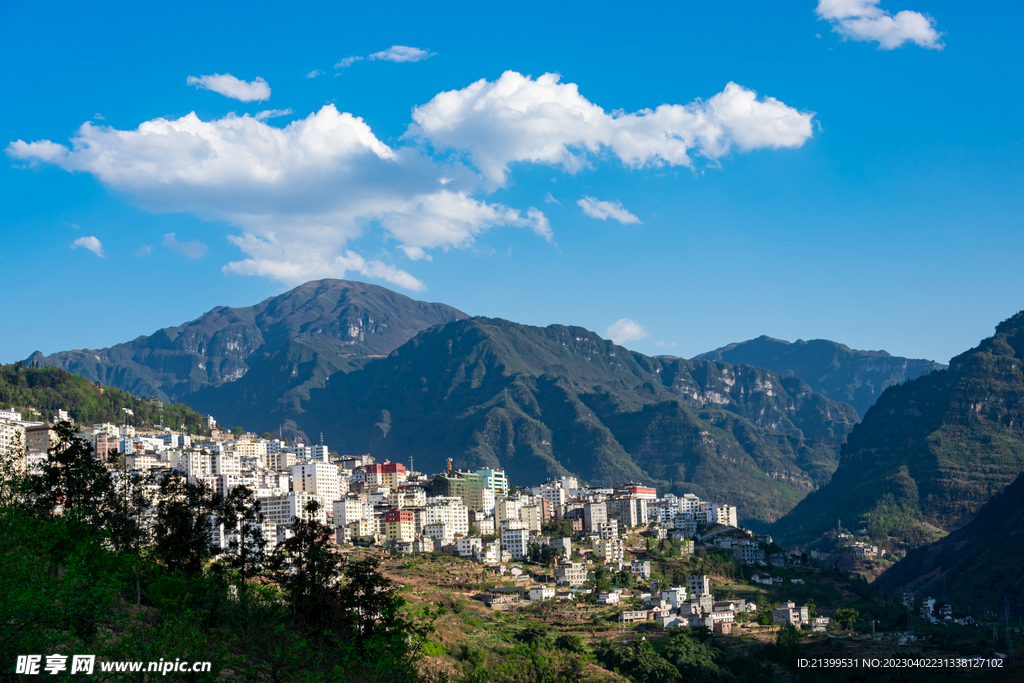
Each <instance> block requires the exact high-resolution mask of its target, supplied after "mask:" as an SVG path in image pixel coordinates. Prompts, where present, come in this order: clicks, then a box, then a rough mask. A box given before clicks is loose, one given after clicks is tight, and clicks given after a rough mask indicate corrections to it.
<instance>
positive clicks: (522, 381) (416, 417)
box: [299, 318, 857, 522]
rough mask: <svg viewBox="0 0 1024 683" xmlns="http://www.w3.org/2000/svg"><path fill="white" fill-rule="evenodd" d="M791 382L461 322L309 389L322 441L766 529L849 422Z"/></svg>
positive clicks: (810, 478) (596, 341) (849, 414)
mask: <svg viewBox="0 0 1024 683" xmlns="http://www.w3.org/2000/svg"><path fill="white" fill-rule="evenodd" d="M856 419H857V418H856V413H855V411H854V410H853V409H852V408H851V407H850V406H848V405H846V404H842V403H838V402H836V401H832V400H830V399H828V398H825V397H823V396H820V395H816V394H814V393H813V392H811V390H810V389H809V388H808V387H807V385H806V384H804V383H803V382H801V381H800V380H799V379H796V378H795V377H780V376H778V375H776V374H775V373H772V372H769V371H767V370H763V369H760V368H752V367H749V366H736V365H730V364H728V363H718V362H710V361H687V360H681V359H677V360H671V361H665V360H660V359H656V358H650V357H647V356H644V355H642V354H638V353H632V352H630V351H628V350H626V349H624V348H622V347H620V346H616V345H615V344H613V343H611V342H609V341H607V340H604V339H601V338H600V337H599V336H598V335H596V334H594V333H593V332H590V331H588V330H585V329H583V328H579V327H566V326H562V325H552V326H550V327H545V328H539V327H530V326H526V325H518V324H515V323H511V322H508V321H505V320H497V319H488V318H470V319H466V320H460V321H456V322H453V323H449V324H447V325H443V326H438V327H435V328H431V329H429V330H426V331H424V332H422V333H420V334H419V335H418V336H416V337H415V338H414V339H413V340H411V341H410V342H409V343H407V344H405V345H404V346H402V347H400V348H399V349H397V350H396V351H394V352H393V353H392V354H391V355H390V356H389V357H388V358H386V359H381V360H375V361H373V362H371V363H368V364H367V365H366V366H365V367H363V368H362V369H360V370H358V371H355V372H352V373H349V374H347V375H341V374H337V375H334V376H332V377H331V378H330V380H329V381H328V383H327V387H326V388H325V389H322V390H314V391H312V392H311V400H310V401H309V402H308V404H306V412H304V413H303V414H302V415H301V417H300V419H299V426H300V428H303V429H320V428H322V429H323V431H324V434H325V436H326V437H327V438H328V441H329V443H330V445H331V447H332V448H337V449H338V450H339V451H341V452H350V453H354V452H367V451H369V452H371V453H373V454H375V455H376V456H377V457H379V458H383V457H388V458H392V459H401V460H403V461H407V459H408V457H409V456H410V455H411V456H414V457H415V459H416V466H417V469H421V470H424V471H435V470H438V469H441V468H442V467H443V466H444V461H445V458H448V457H452V458H453V459H454V460H455V464H456V466H458V467H483V466H502V467H504V468H505V469H506V471H507V472H508V473H509V476H510V477H511V478H512V480H513V481H516V482H521V483H524V484H525V483H529V482H536V481H542V480H543V479H544V478H546V477H548V476H554V475H562V474H569V473H571V474H575V475H578V476H579V477H580V478H581V479H582V480H583V481H587V482H590V483H591V484H617V483H623V482H626V481H629V480H631V479H641V480H644V481H649V482H652V483H655V484H657V485H658V486H660V487H662V488H667V489H670V490H673V491H676V492H678V493H682V492H686V491H693V492H696V493H699V494H703V495H706V496H708V497H710V498H712V499H714V500H718V501H721V502H733V503H734V504H736V505H737V506H738V507H739V515H740V517H741V518H742V519H746V520H748V521H755V522H756V521H761V522H770V521H773V520H774V519H777V518H778V517H779V516H781V515H782V514H784V513H785V512H786V511H787V510H788V509H790V508H791V507H792V506H793V505H794V504H795V503H796V501H797V500H799V499H800V498H801V497H802V496H803V495H805V494H806V492H807V491H810V490H812V489H813V488H814V487H815V486H820V485H821V484H823V483H824V482H826V481H827V480H828V478H829V475H830V474H831V471H832V470H833V468H834V467H835V462H836V453H837V451H838V447H839V444H840V443H842V440H843V438H844V437H845V435H846V433H847V432H848V431H849V429H850V428H851V427H852V426H853V424H854V423H855V422H856Z"/></svg>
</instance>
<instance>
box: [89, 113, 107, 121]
mask: <svg viewBox="0 0 1024 683" xmlns="http://www.w3.org/2000/svg"><path fill="white" fill-rule="evenodd" d="M92 117H93V118H94V119H96V120H97V121H102V120H104V119H105V118H106V117H105V116H104V115H103V114H101V113H99V112H96V113H95V114H93V115H92Z"/></svg>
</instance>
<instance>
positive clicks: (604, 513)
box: [583, 501, 608, 532]
mask: <svg viewBox="0 0 1024 683" xmlns="http://www.w3.org/2000/svg"><path fill="white" fill-rule="evenodd" d="M607 521H608V508H607V506H606V505H605V504H604V501H601V502H599V503H585V504H584V505H583V528H584V529H586V530H587V531H592V532H596V531H597V530H598V528H600V525H601V524H602V523H604V522H607Z"/></svg>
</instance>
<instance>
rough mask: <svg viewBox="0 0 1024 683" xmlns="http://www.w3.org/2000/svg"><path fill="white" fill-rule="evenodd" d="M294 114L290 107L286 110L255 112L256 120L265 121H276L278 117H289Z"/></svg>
mask: <svg viewBox="0 0 1024 683" xmlns="http://www.w3.org/2000/svg"><path fill="white" fill-rule="evenodd" d="M294 113H295V112H294V111H292V108H291V107H288V108H287V109H264V110H263V111H258V112H256V120H257V121H266V120H267V119H276V118H277V117H279V116H290V115H291V114H294Z"/></svg>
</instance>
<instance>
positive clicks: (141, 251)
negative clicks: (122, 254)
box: [135, 244, 153, 257]
mask: <svg viewBox="0 0 1024 683" xmlns="http://www.w3.org/2000/svg"><path fill="white" fill-rule="evenodd" d="M152 253H153V245H152V244H147V245H146V246H144V247H139V248H138V249H136V250H135V256H137V257H140V256H149V255H151V254H152Z"/></svg>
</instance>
